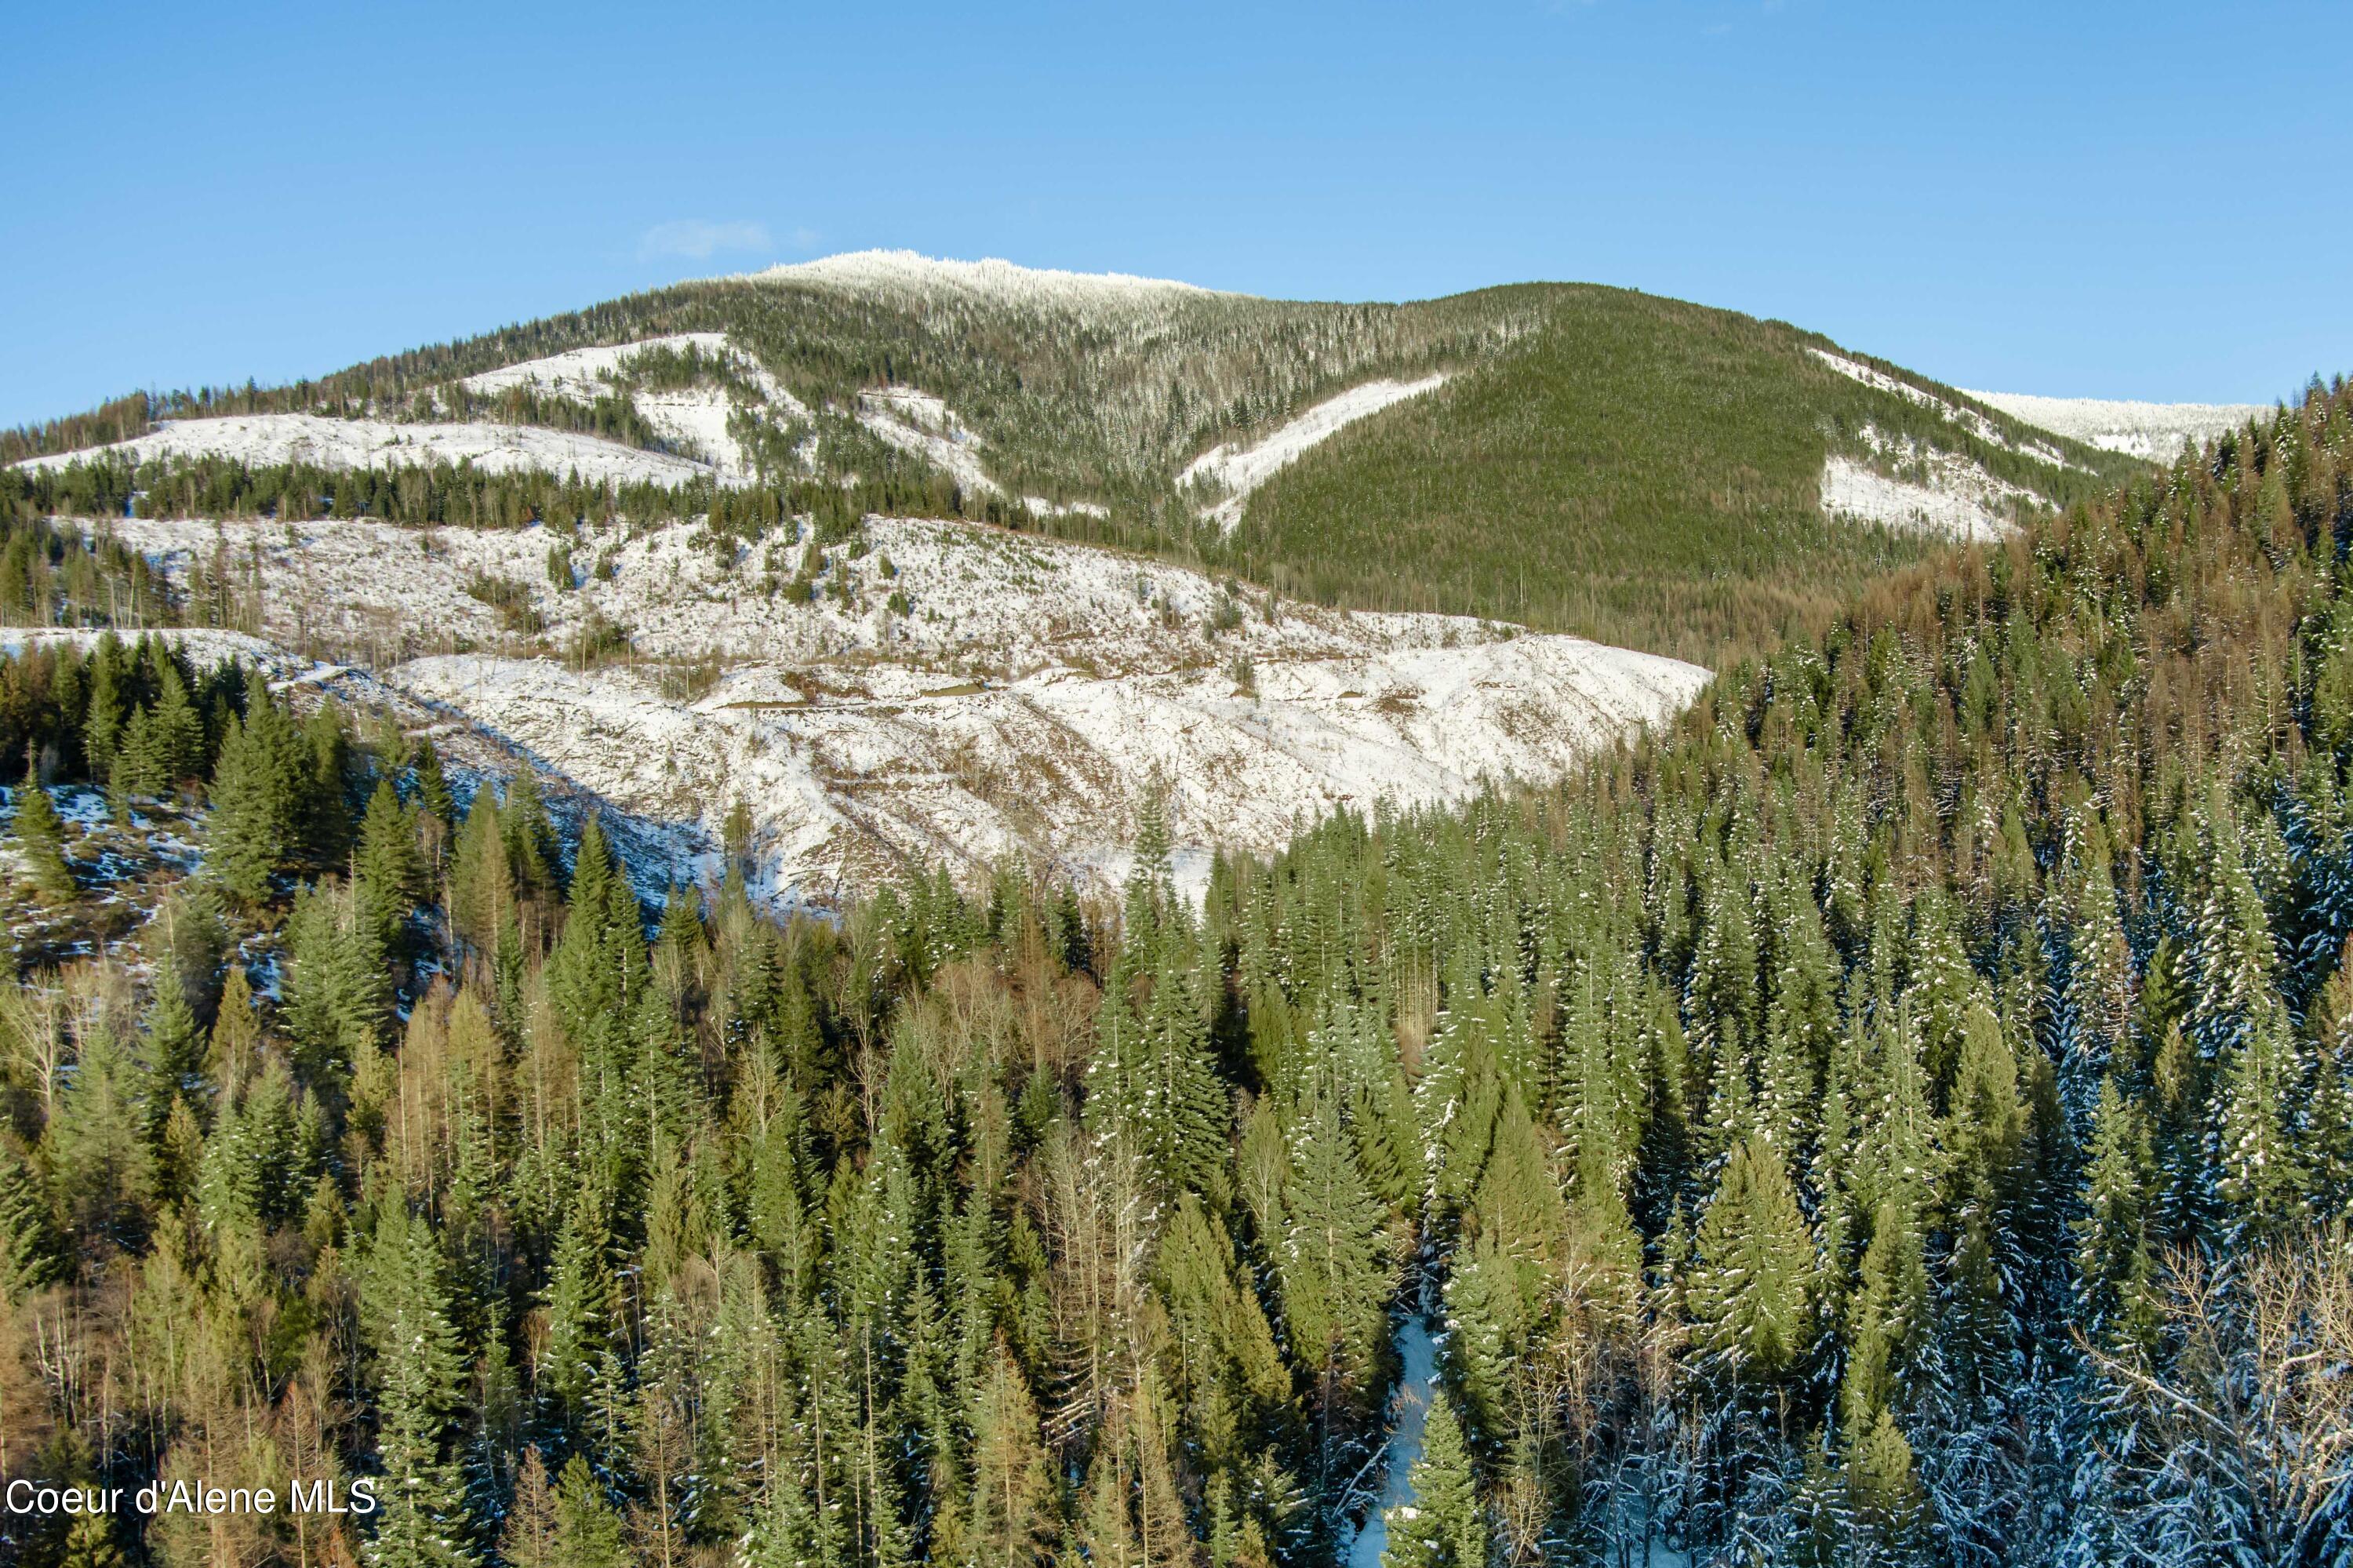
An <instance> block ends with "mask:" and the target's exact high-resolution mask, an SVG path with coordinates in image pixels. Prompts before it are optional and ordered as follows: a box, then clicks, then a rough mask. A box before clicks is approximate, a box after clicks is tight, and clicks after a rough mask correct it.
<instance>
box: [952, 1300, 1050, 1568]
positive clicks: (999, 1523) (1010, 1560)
mask: <svg viewBox="0 0 2353 1568" xmlns="http://www.w3.org/2000/svg"><path fill="white" fill-rule="evenodd" d="M972 1434H973V1437H972V1441H973V1458H972V1487H971V1497H972V1520H971V1525H970V1529H969V1531H968V1533H967V1535H966V1537H965V1551H966V1552H967V1553H968V1555H969V1559H970V1560H971V1561H973V1562H976V1563H987V1564H990V1565H991V1568H1026V1565H1028V1564H1032V1563H1040V1562H1043V1561H1045V1560H1046V1558H1047V1556H1048V1555H1049V1553H1050V1551H1051V1549H1052V1545H1053V1541H1054V1518H1053V1500H1054V1478H1053V1471H1052V1468H1051V1467H1050V1465H1049V1464H1048V1463H1047V1460H1046V1450H1045V1447H1044V1446H1043V1445H1042V1444H1041V1443H1040V1442H1039V1436H1038V1412H1037V1407H1036V1406H1035V1405H1034V1404H1032V1403H1031V1401H1030V1398H1029V1384H1028V1383H1027V1382H1026V1381H1025V1380H1024V1379H1023V1378H1022V1375H1021V1369H1020V1368H1019V1367H1018V1366H1017V1365H1016V1364H1015V1363H1014V1361H1013V1358H1012V1357H1011V1355H1009V1354H1008V1353H1007V1351H1006V1348H1005V1346H1004V1345H1003V1344H1002V1343H999V1344H998V1345H997V1349H996V1351H995V1352H994V1353H993V1354H992V1355H991V1356H990V1358H989V1366H988V1373H987V1378H986V1380H985V1381H984V1382H983V1383H981V1385H980V1391H979V1394H978V1397H977V1401H976V1404H975V1407H974V1410H973V1413H972Z"/></svg>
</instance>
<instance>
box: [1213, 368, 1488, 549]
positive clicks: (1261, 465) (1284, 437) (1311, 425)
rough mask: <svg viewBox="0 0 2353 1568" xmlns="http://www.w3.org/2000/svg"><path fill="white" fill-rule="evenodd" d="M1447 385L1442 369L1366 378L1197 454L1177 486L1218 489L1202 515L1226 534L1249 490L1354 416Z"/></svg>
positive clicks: (1239, 516)
mask: <svg viewBox="0 0 2353 1568" xmlns="http://www.w3.org/2000/svg"><path fill="white" fill-rule="evenodd" d="M1445 384H1446V376H1445V375H1444V373H1442V372H1441V373H1440V374H1438V375H1435V376H1423V377H1422V378H1421V379H1419V381H1391V380H1387V379H1383V380H1379V381H1367V382H1366V383H1365V384H1364V385H1363V386H1361V387H1350V388H1348V390H1346V391H1345V392H1343V393H1341V394H1340V395H1339V396H1338V397H1327V398H1325V399H1324V401H1323V402H1321V403H1318V404H1316V405H1315V406H1314V408H1310V409H1308V410H1307V411H1306V412H1305V413H1303V414H1302V415H1300V416H1299V417H1298V418H1295V419H1293V420H1291V421H1290V422H1288V423H1287V424H1285V425H1283V426H1282V428H1281V429H1277V430H1275V431H1273V432H1272V433H1271V434H1270V435H1268V436H1267V437H1265V438H1264V439H1263V440H1259V441H1257V442H1255V443H1253V444H1251V445H1250V446H1247V447H1236V446H1232V445H1229V444H1227V443H1224V442H1220V443H1219V445H1217V446H1214V447H1211V448H1210V449H1209V450H1208V451H1206V452H1203V453H1202V454H1201V455H1200V456H1199V457H1197V458H1195V459H1194V460H1193V461H1191V462H1190V463H1187V465H1186V467H1185V471H1183V472H1182V473H1180V474H1178V475H1177V476H1176V482H1177V484H1178V485H1179V486H1180V487H1182V486H1187V485H1206V486H1209V487H1212V488H1214V489H1216V490H1218V491H1219V492H1221V493H1222V496H1221V499H1219V501H1218V502H1217V503H1215V504H1214V505H1212V506H1210V507H1208V509H1207V510H1206V511H1205V512H1204V513H1203V514H1202V515H1203V516H1205V517H1207V518H1208V519H1209V520H1210V521H1211V522H1213V523H1215V524H1217V525H1218V528H1219V532H1221V533H1227V534H1230V533H1232V532H1233V531H1234V526H1235V524H1239V523H1240V521H1241V520H1242V508H1243V507H1245V506H1247V505H1248V504H1249V503H1250V492H1251V491H1253V490H1256V489H1257V488H1258V487H1259V486H1260V485H1261V484H1264V483H1265V482H1267V481H1268V480H1270V479H1272V478H1273V477H1274V476H1275V475H1276V474H1277V473H1279V472H1281V471H1282V468H1283V466H1284V465H1285V464H1287V463H1290V462H1293V461H1296V460H1297V459H1298V458H1299V456H1300V454H1301V453H1303V452H1305V451H1307V450H1309V449H1311V448H1313V447H1314V446H1316V445H1318V444H1320V443H1321V442H1323V441H1325V440H1329V439H1330V438H1331V437H1332V436H1333V435H1335V433H1337V432H1338V431H1340V430H1342V429H1345V428H1346V427H1348V426H1350V425H1353V424H1355V423H1356V421H1357V420H1358V419H1362V418H1367V417H1369V416H1371V415H1374V414H1377V413H1379V412H1380V411H1381V410H1382V409H1384V408H1388V407H1389V406H1390V405H1391V404H1394V403H1401V402H1403V401H1404V400H1405V399H1407V398H1408V397H1419V396H1420V395H1421V394H1422V393H1424V392H1429V391H1433V390H1435V389H1436V388H1438V387H1442V386H1444V385H1445Z"/></svg>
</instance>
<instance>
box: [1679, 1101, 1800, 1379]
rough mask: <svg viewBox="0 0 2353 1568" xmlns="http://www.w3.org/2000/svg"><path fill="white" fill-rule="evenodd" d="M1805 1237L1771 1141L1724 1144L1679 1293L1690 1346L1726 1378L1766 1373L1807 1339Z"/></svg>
mask: <svg viewBox="0 0 2353 1568" xmlns="http://www.w3.org/2000/svg"><path fill="white" fill-rule="evenodd" d="M1813 1260H1814V1245H1813V1240H1812V1237H1811V1236H1810V1234H1808V1232H1807V1229H1806V1220H1805V1215H1804V1214H1802V1213H1799V1209H1798V1199H1797V1194H1796V1193H1795V1192H1793V1191H1792V1190H1791V1189H1790V1186H1789V1178H1788V1172H1787V1171H1784V1170H1783V1169H1782V1167H1781V1158H1780V1156H1779V1155H1778V1154H1777V1153H1776V1152H1774V1150H1773V1148H1772V1146H1771V1145H1770V1144H1768V1143H1766V1142H1764V1141H1763V1140H1762V1139H1749V1140H1748V1141H1746V1142H1744V1143H1741V1144H1739V1145H1737V1146H1736V1147H1735V1148H1734V1150H1732V1157H1731V1159H1730V1160H1727V1161H1726V1162H1725V1168H1724V1176H1723V1178H1722V1180H1721V1181H1718V1182H1717V1184H1716V1189H1715V1197H1714V1198H1713V1199H1712V1200H1710V1201H1709V1202H1708V1205H1707V1212H1706V1213H1704V1215H1703V1216H1702V1217H1701V1220H1700V1225H1699V1234H1698V1237H1697V1256H1696V1258H1695V1259H1694V1266H1693V1269H1692V1274H1691V1278H1690V1281H1689V1283H1688V1284H1687V1285H1686V1287H1685V1290H1684V1294H1685V1298H1686V1299H1687V1300H1688V1301H1689V1303H1690V1310H1691V1319H1692V1338H1693V1340H1694V1345H1695V1346H1696V1347H1697V1348H1698V1349H1699V1350H1700V1351H1702V1352H1703V1353H1704V1355H1705V1356H1706V1357H1707V1358H1708V1360H1709V1361H1710V1362H1711V1363H1712V1364H1713V1365H1715V1367H1716V1368H1718V1369H1719V1370H1720V1371H1721V1372H1722V1373H1723V1374H1724V1375H1725V1376H1727V1377H1730V1378H1733V1379H1736V1380H1739V1381H1743V1382H1746V1381H1766V1380H1770V1379H1773V1378H1776V1377H1778V1376H1780V1375H1781V1374H1782V1373H1784V1372H1788V1370H1789V1369H1790V1368H1791V1367H1792V1365H1793V1364H1794V1363H1795V1362H1796V1361H1797V1360H1798V1358H1799V1355H1801V1354H1802V1353H1803V1352H1804V1351H1805V1348H1806V1346H1807V1344H1808V1342H1809V1340H1810V1334H1809V1333H1808V1318H1809V1314H1810V1307H1809V1302H1808V1282H1809V1279H1810V1276H1811V1272H1812V1268H1813Z"/></svg>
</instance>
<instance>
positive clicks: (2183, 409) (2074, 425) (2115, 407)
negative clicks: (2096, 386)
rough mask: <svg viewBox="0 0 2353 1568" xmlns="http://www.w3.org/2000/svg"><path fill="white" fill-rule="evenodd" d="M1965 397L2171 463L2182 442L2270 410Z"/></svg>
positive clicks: (2059, 431)
mask: <svg viewBox="0 0 2353 1568" xmlns="http://www.w3.org/2000/svg"><path fill="white" fill-rule="evenodd" d="M1969 396H1970V397H1974V398H1976V399H1977V400H1978V402H1980V403H1983V404H1985V405H1986V406H1987V407H1988V408H1999V409H2000V410H2001V411H2002V412H2003V413H2005V414H2008V415H2009V416H2010V418H2013V419H2022V420H2024V421H2025V422H2026V423H2027V424H2030V425H2032V426H2034V427H2035V428H2036V429H2044V430H2049V431H2050V432H2051V433H2052V434H2053V435H2058V436H2069V437H2072V438H2073V439H2074V440H2079V441H2082V442H2084V444H2085V445H2087V446H2094V447H2100V448H2103V449H2105V450H2108V451H2112V452H2129V453H2131V454H2132V455H2133V456H2135V457H2141V458H2147V459H2150V460H2151V461H2157V462H2170V461H2173V459H2174V458H2176V457H2178V456H2179V455H2180V452H2181V444H2182V442H2184V441H2189V442H2193V443H2195V444H2198V445H2200V446H2202V445H2204V444H2205V443H2206V442H2208V441H2211V440H2213V439H2214V438H2215V437H2216V436H2219V435H2221V433H2222V432H2223V431H2225V430H2233V429H2238V428H2239V427H2240V426H2242V425H2244V424H2246V423H2247V422H2248V421H2250V420H2262V419H2266V418H2270V417H2271V413H2272V410H2271V408H2268V407H2267V406H2265V405H2263V404H2261V403H2133V402H2123V401H2117V400H2115V399H2111V398H2105V397H2035V396H2034V395H2032V394H2031V393H2025V392H1971V393H1970V394H1969Z"/></svg>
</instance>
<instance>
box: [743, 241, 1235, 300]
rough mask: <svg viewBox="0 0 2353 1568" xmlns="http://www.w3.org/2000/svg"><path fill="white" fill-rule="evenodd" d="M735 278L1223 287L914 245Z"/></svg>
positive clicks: (956, 286)
mask: <svg viewBox="0 0 2353 1568" xmlns="http://www.w3.org/2000/svg"><path fill="white" fill-rule="evenodd" d="M731 281H751V282H760V283H807V284H814V285H816V286H818V287H820V288H831V289H839V290H843V291H850V292H858V293H881V294H910V293H912V294H928V295H938V294H948V293H958V294H968V295H976V296H980V297H984V298H987V299H993V300H1001V301H1007V302H1029V303H1052V302H1057V301H1067V302H1077V301H1080V300H1087V301H1095V300H1100V299H1102V298H1103V296H1106V295H1120V296H1126V297H1133V296H1136V295H1142V294H1200V295H1207V294H1212V293H1216V292H1219V291H1217V290H1212V289H1204V288H1201V287H1200V286H1199V285H1198V284H1194V283H1180V282H1177V281H1174V280H1172V279H1166V278H1138V277H1135V276H1133V275H1132V274H1129V273H1126V272H1069V271H1064V270H1060V269H1059V268H1051V267H1024V266H1021V265H1019V264H1018V263H1016V262H1012V261H1007V260H1002V259H1001V258H998V257H994V256H990V257H984V258H982V259H981V260H977V261H958V260H952V259H949V258H944V257H934V256H925V255H923V254H921V253H920V252H918V251H913V250H850V251H844V252H843V253H841V254H840V255H838V256H825V257H820V258H818V260H814V261H795V262H788V263H785V264H783V265H780V266H776V267H770V268H767V269H765V270H762V271H758V272H743V273H737V274H734V275H733V279H732V280H731Z"/></svg>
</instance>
